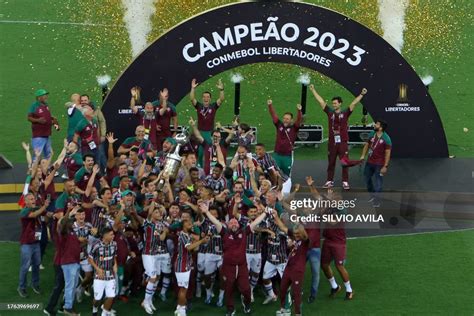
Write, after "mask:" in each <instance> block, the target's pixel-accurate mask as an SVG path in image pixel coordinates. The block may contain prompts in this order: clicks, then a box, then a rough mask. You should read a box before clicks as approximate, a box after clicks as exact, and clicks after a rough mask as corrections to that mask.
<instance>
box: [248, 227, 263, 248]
mask: <svg viewBox="0 0 474 316" xmlns="http://www.w3.org/2000/svg"><path fill="white" fill-rule="evenodd" d="M264 226H265V223H264V222H262V223H260V225H258V226H257V229H256V230H258V229H259V228H263V227H264ZM245 252H246V253H261V252H262V233H260V232H258V231H257V232H253V231H250V232H249V233H248V234H247V241H246V245H245Z"/></svg>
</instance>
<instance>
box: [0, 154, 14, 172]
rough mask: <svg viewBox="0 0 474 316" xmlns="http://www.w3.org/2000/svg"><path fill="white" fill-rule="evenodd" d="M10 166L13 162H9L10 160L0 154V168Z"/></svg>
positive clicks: (11, 166)
mask: <svg viewBox="0 0 474 316" xmlns="http://www.w3.org/2000/svg"><path fill="white" fill-rule="evenodd" d="M12 168H13V164H12V163H11V162H10V160H8V159H7V158H5V156H4V155H2V154H0V169H12Z"/></svg>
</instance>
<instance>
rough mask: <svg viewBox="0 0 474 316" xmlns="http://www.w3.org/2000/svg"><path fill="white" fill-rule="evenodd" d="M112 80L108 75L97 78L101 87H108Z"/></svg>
mask: <svg viewBox="0 0 474 316" xmlns="http://www.w3.org/2000/svg"><path fill="white" fill-rule="evenodd" d="M110 80H112V78H110V76H109V75H107V74H105V75H101V76H97V83H98V84H99V86H101V87H105V86H107V84H108V83H109V82H110Z"/></svg>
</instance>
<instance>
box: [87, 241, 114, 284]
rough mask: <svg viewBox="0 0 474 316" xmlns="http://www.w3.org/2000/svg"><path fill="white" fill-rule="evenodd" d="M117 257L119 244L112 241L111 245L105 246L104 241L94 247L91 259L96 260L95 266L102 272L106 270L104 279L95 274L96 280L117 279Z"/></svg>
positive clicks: (90, 254)
mask: <svg viewBox="0 0 474 316" xmlns="http://www.w3.org/2000/svg"><path fill="white" fill-rule="evenodd" d="M116 256H117V243H116V242H115V241H111V242H110V243H109V244H105V243H104V242H103V241H102V240H101V241H99V242H98V243H96V244H95V245H94V246H92V249H91V252H90V253H89V257H90V258H92V260H94V262H95V264H96V265H97V266H98V267H99V268H100V269H102V270H104V278H99V276H98V275H97V273H95V276H94V278H96V279H98V280H106V281H108V280H113V279H115V274H114V264H115V257H116Z"/></svg>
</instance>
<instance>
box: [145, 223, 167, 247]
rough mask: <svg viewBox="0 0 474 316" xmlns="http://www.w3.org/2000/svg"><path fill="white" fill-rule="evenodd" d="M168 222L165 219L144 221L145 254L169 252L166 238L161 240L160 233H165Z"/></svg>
mask: <svg viewBox="0 0 474 316" xmlns="http://www.w3.org/2000/svg"><path fill="white" fill-rule="evenodd" d="M166 227H167V223H165V222H164V221H157V222H152V221H150V220H148V219H146V220H145V221H144V222H143V243H144V244H143V245H144V247H143V251H142V254H144V255H152V256H153V255H158V254H165V253H167V252H168V249H167V247H166V240H161V239H160V235H161V234H162V233H163V231H164V230H165V228H166Z"/></svg>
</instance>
